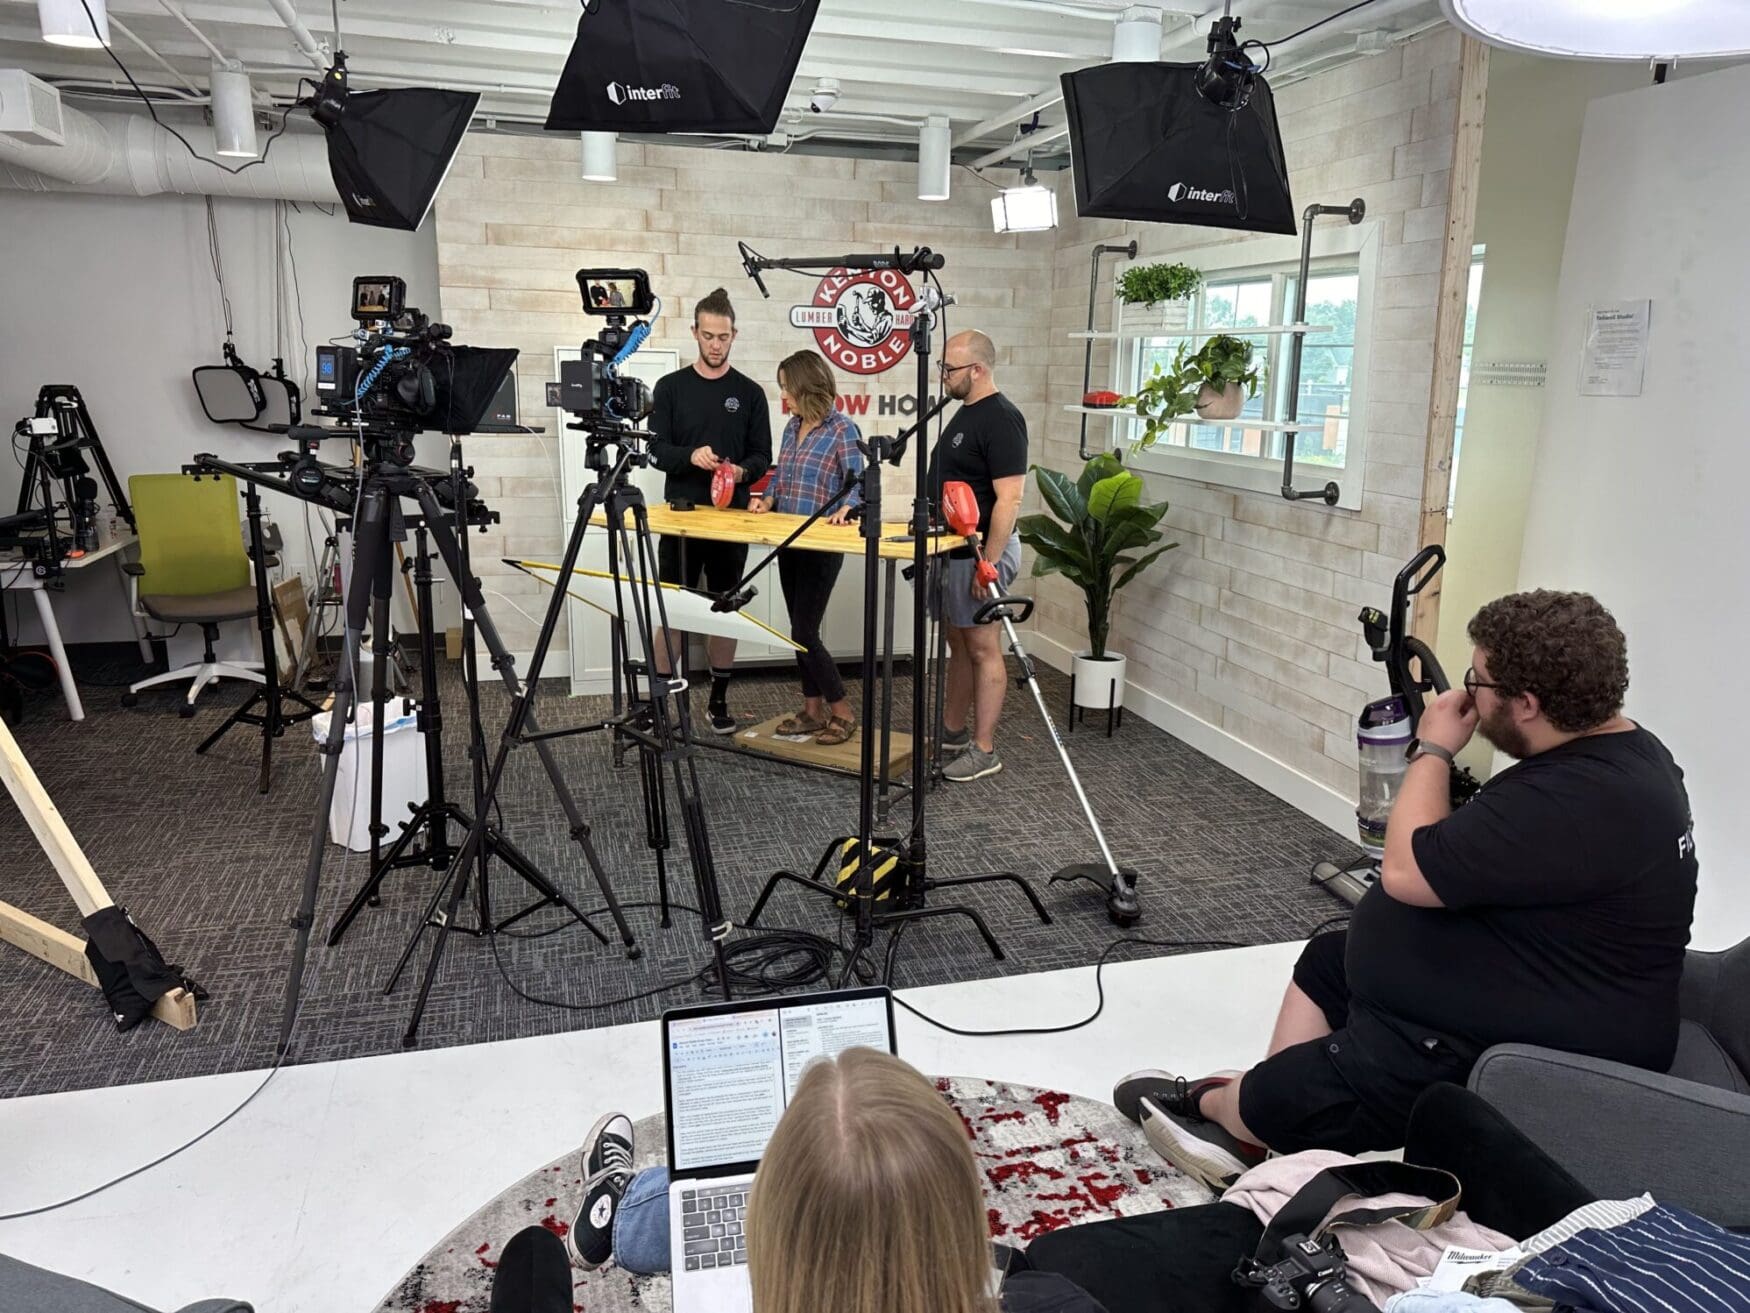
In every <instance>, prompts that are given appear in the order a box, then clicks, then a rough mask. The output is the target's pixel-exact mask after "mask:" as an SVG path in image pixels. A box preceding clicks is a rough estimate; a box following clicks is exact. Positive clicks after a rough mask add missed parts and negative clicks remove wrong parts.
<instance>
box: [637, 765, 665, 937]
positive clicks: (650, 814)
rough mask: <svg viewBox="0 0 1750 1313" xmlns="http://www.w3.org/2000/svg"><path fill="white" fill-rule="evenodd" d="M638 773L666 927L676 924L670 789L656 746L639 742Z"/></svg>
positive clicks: (646, 832)
mask: <svg viewBox="0 0 1750 1313" xmlns="http://www.w3.org/2000/svg"><path fill="white" fill-rule="evenodd" d="M638 773H639V782H640V783H641V784H642V785H643V789H644V832H645V837H646V841H647V842H648V843H649V845H650V848H651V850H652V851H653V852H655V854H656V896H657V901H658V903H659V904H660V905H661V907H662V928H663V929H664V930H666V929H668V928H669V926H670V925H672V924H673V920H672V918H671V917H670V916H669V909H668V849H669V843H670V839H669V830H668V793H667V791H666V790H665V789H664V788H663V787H662V762H661V760H660V759H659V757H658V756H657V753H656V750H655V749H654V748H650V747H646V746H644V745H643V744H640V745H639V748H638Z"/></svg>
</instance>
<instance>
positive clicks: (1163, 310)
mask: <svg viewBox="0 0 1750 1313" xmlns="http://www.w3.org/2000/svg"><path fill="white" fill-rule="evenodd" d="M1190 319H1191V303H1190V301H1188V300H1186V301H1156V302H1155V303H1154V304H1153V305H1140V304H1137V303H1134V302H1130V301H1126V302H1124V303H1122V304H1121V305H1120V306H1119V307H1118V322H1117V323H1116V324H1114V325H1113V327H1114V328H1115V329H1117V331H1118V332H1120V333H1129V334H1133V335H1136V336H1141V337H1153V336H1156V335H1167V334H1172V333H1183V332H1184V331H1185V330H1186V328H1188V327H1189V326H1190Z"/></svg>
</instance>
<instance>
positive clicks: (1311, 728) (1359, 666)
mask: <svg viewBox="0 0 1750 1313" xmlns="http://www.w3.org/2000/svg"><path fill="white" fill-rule="evenodd" d="M1460 51H1461V46H1460V41H1459V35H1458V33H1457V32H1456V31H1454V30H1453V29H1451V28H1442V29H1440V30H1438V31H1434V32H1430V33H1428V34H1426V35H1424V36H1421V37H1418V38H1417V39H1415V40H1413V41H1410V42H1407V43H1405V44H1404V45H1401V46H1395V47H1393V48H1392V49H1390V50H1387V51H1384V52H1382V53H1380V54H1377V55H1374V56H1371V57H1370V58H1367V59H1361V60H1357V61H1355V62H1353V63H1350V64H1346V65H1344V66H1343V67H1341V68H1338V69H1334V70H1332V71H1330V72H1328V73H1321V74H1319V75H1318V76H1316V77H1310V78H1307V79H1306V80H1305V81H1303V82H1298V83H1295V84H1294V85H1293V86H1291V87H1288V88H1286V89H1284V90H1283V91H1281V92H1279V93H1278V94H1277V96H1276V112H1277V117H1278V119H1279V121H1280V124H1281V129H1282V140H1283V153H1284V155H1285V156H1286V158H1287V162H1288V169H1289V178H1290V182H1291V185H1292V188H1293V193H1294V199H1295V206H1296V209H1299V208H1301V207H1303V206H1305V205H1307V204H1310V203H1313V202H1323V203H1326V204H1332V203H1339V202H1341V203H1345V204H1346V203H1347V202H1348V201H1349V200H1350V199H1351V198H1353V197H1356V196H1360V197H1361V198H1363V199H1364V200H1365V201H1366V202H1367V220H1368V222H1369V223H1370V224H1372V225H1374V226H1375V228H1376V229H1377V230H1378V234H1379V241H1380V258H1379V275H1380V276H1379V278H1378V282H1377V286H1376V292H1375V296H1374V304H1373V306H1372V307H1371V314H1372V334H1371V336H1372V347H1371V355H1370V363H1369V374H1368V387H1369V394H1368V395H1369V398H1370V399H1369V402H1368V407H1367V427H1368V439H1367V456H1366V461H1365V469H1363V470H1354V471H1351V472H1350V473H1349V474H1348V475H1347V476H1346V478H1347V479H1349V480H1351V481H1353V480H1356V479H1359V480H1360V481H1361V484H1362V493H1361V507H1360V509H1359V510H1354V511H1350V510H1340V509H1332V508H1328V507H1326V506H1324V505H1323V504H1322V503H1318V502H1312V501H1306V502H1301V503H1298V504H1290V503H1288V502H1285V501H1283V500H1282V499H1281V497H1279V496H1278V495H1276V494H1275V493H1253V492H1242V491H1236V490H1234V489H1231V488H1224V487H1216V486H1213V485H1210V484H1204V483H1197V482H1192V481H1190V480H1186V479H1178V478H1170V477H1167V476H1165V475H1160V474H1150V475H1148V476H1147V479H1148V483H1149V495H1150V498H1151V499H1165V500H1167V501H1169V502H1170V503H1171V504H1172V505H1171V509H1170V510H1169V511H1168V513H1167V517H1166V521H1165V526H1164V527H1166V528H1169V529H1170V530H1171V531H1172V537H1173V538H1174V539H1176V540H1177V541H1178V543H1179V547H1178V549H1177V550H1175V551H1172V552H1169V553H1167V555H1166V556H1164V557H1163V558H1161V563H1160V564H1159V565H1158V566H1156V567H1154V568H1153V569H1151V571H1150V572H1149V573H1148V574H1146V575H1143V576H1141V577H1140V578H1139V579H1138V580H1137V581H1136V582H1135V583H1133V584H1131V585H1130V587H1129V588H1127V589H1126V590H1125V592H1124V593H1123V594H1121V595H1120V599H1119V601H1118V604H1117V607H1116V611H1117V619H1116V621H1115V623H1114V626H1113V635H1112V638H1113V645H1114V646H1115V648H1116V649H1117V650H1119V651H1121V652H1124V653H1125V654H1126V655H1127V656H1128V657H1129V660H1130V666H1129V680H1130V685H1131V690H1130V701H1129V703H1128V705H1129V706H1130V707H1131V708H1132V709H1133V710H1138V711H1140V712H1141V713H1142V714H1143V715H1144V716H1146V717H1148V718H1149V719H1150V720H1152V721H1154V722H1155V723H1157V724H1160V725H1163V726H1165V727H1166V728H1167V729H1169V730H1171V731H1172V732H1173V733H1174V734H1177V735H1179V736H1180V737H1181V738H1183V739H1184V740H1185V741H1186V742H1187V743H1190V744H1192V745H1193V746H1195V747H1196V748H1198V749H1199V750H1201V751H1203V752H1206V753H1209V754H1210V755H1212V756H1214V757H1215V758H1216V759H1217V760H1219V761H1221V762H1222V763H1223V764H1224V765H1227V766H1229V767H1231V768H1233V769H1235V770H1238V771H1240V772H1241V773H1242V774H1244V775H1245V776H1246V777H1247V778H1248V779H1251V780H1253V781H1254V782H1256V783H1258V784H1259V785H1261V786H1262V787H1264V788H1267V789H1269V790H1271V791H1272V792H1273V793H1275V794H1277V795H1278V796H1279V797H1282V798H1284V799H1286V800H1287V801H1288V802H1290V803H1292V804H1293V805H1295V806H1297V807H1299V808H1300V809H1301V810H1303V811H1305V812H1306V813H1308V814H1309V815H1311V816H1314V817H1316V818H1317V819H1319V820H1321V821H1323V822H1325V823H1326V824H1328V825H1330V826H1331V827H1332V828H1333V829H1336V830H1339V831H1341V832H1343V833H1345V834H1351V833H1353V829H1354V805H1355V803H1354V799H1355V787H1356V758H1355V716H1356V713H1357V712H1358V711H1359V709H1360V708H1361V706H1362V705H1363V704H1364V703H1366V702H1367V701H1368V699H1370V698H1376V697H1380V696H1382V695H1383V694H1384V692H1385V680H1384V677H1383V676H1382V675H1381V673H1380V669H1379V667H1378V666H1377V665H1374V664H1373V663H1372V662H1371V661H1370V660H1369V657H1368V653H1367V651H1366V646H1365V643H1364V641H1363V639H1362V636H1361V631H1360V627H1359V626H1358V625H1357V624H1356V623H1355V616H1356V613H1357V611H1358V610H1359V609H1360V607H1361V605H1362V604H1373V605H1376V606H1384V605H1386V604H1387V602H1388V601H1389V600H1390V594H1391V580H1392V577H1393V576H1394V575H1395V574H1396V573H1397V571H1398V569H1399V568H1400V567H1401V566H1402V565H1403V562H1404V561H1405V560H1406V559H1408V558H1409V557H1410V556H1411V555H1412V554H1413V553H1414V551H1415V550H1416V547H1417V546H1418V542H1417V531H1418V523H1419V515H1420V509H1421V493H1422V466H1423V462H1424V460H1425V456H1426V448H1427V432H1428V412H1429V404H1428V403H1429V397H1430V393H1431V391H1432V388H1433V377H1434V322H1435V312H1436V311H1435V301H1436V296H1437V292H1438V284H1439V274H1440V261H1441V253H1442V251H1443V249H1444V246H1445V240H1444V239H1445V234H1446V222H1447V197H1448V194H1449V192H1450V191H1451V181H1450V167H1451V163H1452V152H1453V141H1454V135H1455V128H1456V124H1457V121H1458V92H1459V57H1460ZM1059 196H1060V202H1059V204H1060V209H1061V211H1062V212H1063V213H1064V214H1065V215H1066V216H1068V215H1072V214H1073V211H1074V208H1075V207H1074V201H1073V199H1072V197H1071V190H1070V185H1069V180H1068V179H1067V178H1066V179H1064V180H1063V181H1062V182H1060V184H1059ZM1327 222H1329V221H1327ZM1241 236H1244V235H1243V234H1242V235H1241ZM1130 237H1135V238H1136V239H1137V242H1138V247H1139V255H1140V256H1141V257H1142V258H1144V259H1148V260H1183V261H1185V262H1186V263H1187V264H1190V265H1191V266H1192V267H1193V268H1196V267H1198V266H1199V263H1200V260H1202V259H1207V258H1209V255H1210V252H1211V250H1212V249H1216V250H1218V249H1219V247H1218V246H1216V245H1215V244H1217V243H1220V242H1224V241H1229V240H1233V239H1234V238H1233V235H1231V234H1226V233H1223V232H1221V231H1219V230H1217V229H1211V228H1192V227H1185V226H1180V225H1172V224H1150V223H1120V222H1117V221H1114V220H1105V219H1076V218H1073V217H1067V218H1066V219H1065V222H1064V224H1063V227H1062V228H1061V229H1060V231H1059V233H1058V238H1059V240H1058V247H1057V254H1056V260H1055V267H1054V271H1053V275H1052V283H1051V330H1052V331H1051V338H1052V342H1051V353H1052V354H1051V359H1050V371H1049V384H1050V391H1049V394H1048V397H1047V400H1048V401H1049V402H1050V403H1051V404H1050V405H1048V406H1047V407H1046V411H1047V419H1048V425H1047V431H1046V441H1045V442H1044V444H1043V446H1042V448H1041V449H1040V450H1039V452H1038V453H1037V454H1036V455H1035V459H1036V460H1041V461H1043V462H1045V463H1048V464H1050V465H1052V466H1055V467H1056V468H1058V469H1062V470H1079V469H1080V468H1081V463H1082V462H1081V460H1080V458H1079V456H1078V454H1077V444H1078V438H1079V433H1080V421H1079V418H1078V417H1077V416H1075V415H1072V414H1067V413H1065V412H1064V411H1063V409H1062V405H1063V403H1071V402H1078V401H1080V400H1081V393H1082V359H1083V348H1084V344H1083V343H1082V342H1080V341H1073V340H1071V338H1070V334H1071V333H1072V332H1074V331H1076V330H1079V329H1083V328H1085V327H1086V322H1087V319H1086V317H1087V296H1088V268H1089V256H1090V252H1091V250H1092V248H1093V246H1094V244H1095V243H1099V242H1123V241H1125V240H1127V239H1128V238H1130ZM1112 268H1113V265H1112V262H1111V261H1110V260H1108V261H1106V262H1105V263H1104V265H1103V268H1102V275H1103V277H1104V279H1105V282H1104V284H1103V286H1102V295H1103V297H1106V296H1110V274H1111V270H1112ZM1107 313H1108V312H1107V311H1106V310H1104V309H1103V310H1101V311H1100V312H1099V322H1100V323H1101V325H1102V326H1103V325H1105V323H1106V322H1107V318H1106V317H1107ZM1117 374H1118V370H1117V367H1116V364H1115V362H1114V361H1113V359H1112V352H1111V351H1110V350H1109V349H1107V346H1106V344H1105V343H1100V344H1097V345H1096V348H1095V351H1094V374H1093V377H1094V380H1095V382H1094V384H1093V386H1095V387H1101V386H1122V384H1121V383H1120V382H1119V381H1117ZM1109 423H1110V421H1106V420H1104V419H1100V420H1096V421H1094V424H1092V425H1090V427H1089V431H1088V440H1089V443H1090V446H1093V447H1095V448H1096V449H1097V447H1098V444H1099V443H1100V442H1101V439H1102V438H1103V437H1104V436H1105V434H1103V433H1102V431H1101V430H1100V429H1099V428H1098V427H1096V426H1097V425H1099V424H1109ZM1035 587H1036V588H1037V590H1038V594H1039V597H1040V599H1041V604H1040V607H1039V609H1038V611H1037V612H1036V613H1035V616H1034V620H1035V625H1036V627H1037V628H1038V630H1039V631H1040V634H1041V637H1042V641H1041V643H1040V644H1039V649H1040V653H1041V655H1042V656H1044V657H1046V658H1048V659H1053V658H1055V659H1058V660H1062V659H1063V657H1064V655H1065V654H1066V653H1067V652H1069V651H1073V650H1076V649H1078V648H1081V647H1082V646H1084V644H1085V640H1086V634H1087V613H1086V607H1085V605H1084V604H1083V602H1082V600H1081V596H1080V593H1079V592H1078V591H1077V590H1076V589H1075V588H1074V587H1073V586H1072V585H1070V584H1069V583H1067V582H1065V581H1063V580H1062V579H1058V578H1052V579H1045V580H1041V581H1039V583H1038V584H1037V585H1035Z"/></svg>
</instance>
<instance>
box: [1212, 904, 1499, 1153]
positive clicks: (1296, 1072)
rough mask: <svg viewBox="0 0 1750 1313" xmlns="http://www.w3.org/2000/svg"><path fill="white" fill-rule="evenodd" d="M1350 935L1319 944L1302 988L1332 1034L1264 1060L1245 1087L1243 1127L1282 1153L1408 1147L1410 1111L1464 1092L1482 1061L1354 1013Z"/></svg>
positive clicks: (1304, 966)
mask: <svg viewBox="0 0 1750 1313" xmlns="http://www.w3.org/2000/svg"><path fill="white" fill-rule="evenodd" d="M1347 943H1348V935H1347V933H1346V932H1345V931H1341V930H1338V931H1333V932H1332V933H1330V934H1326V935H1319V936H1318V937H1316V938H1314V939H1312V940H1310V941H1309V942H1308V943H1307V946H1306V948H1305V949H1304V950H1303V951H1302V953H1301V955H1300V960H1299V961H1298V962H1296V963H1295V964H1294V983H1295V984H1296V985H1299V986H1300V989H1301V992H1302V993H1304V994H1305V995H1306V996H1307V997H1308V998H1309V999H1311V1000H1312V1001H1313V1002H1314V1003H1315V1004H1316V1005H1317V1006H1318V1008H1319V1010H1320V1011H1322V1012H1323V1013H1324V1014H1325V1021H1326V1023H1327V1024H1329V1025H1330V1027H1331V1033H1330V1034H1329V1035H1326V1036H1325V1037H1324V1038H1323V1039H1316V1040H1310V1041H1308V1042H1307V1043H1305V1044H1295V1045H1292V1046H1291V1047H1289V1048H1286V1049H1283V1050H1282V1051H1281V1052H1280V1053H1277V1054H1275V1055H1274V1056H1272V1057H1269V1058H1266V1059H1264V1061H1263V1062H1261V1063H1259V1064H1258V1065H1257V1066H1256V1067H1253V1068H1252V1069H1251V1070H1250V1071H1248V1072H1247V1073H1246V1075H1245V1079H1244V1081H1243V1082H1242V1083H1241V1085H1240V1120H1241V1121H1243V1122H1245V1124H1246V1127H1247V1129H1249V1130H1250V1131H1251V1132H1252V1133H1253V1134H1254V1135H1256V1136H1257V1137H1258V1138H1259V1139H1261V1140H1262V1141H1263V1142H1264V1143H1265V1144H1266V1145H1268V1146H1269V1147H1270V1148H1272V1149H1274V1150H1276V1151H1277V1152H1278V1153H1299V1152H1301V1151H1302V1150H1305V1149H1335V1150H1337V1151H1338V1152H1340V1153H1364V1152H1367V1151H1368V1150H1373V1149H1396V1148H1399V1147H1401V1146H1402V1145H1403V1142H1404V1131H1405V1128H1406V1127H1407V1126H1408V1125H1409V1121H1410V1109H1411V1108H1412V1107H1414V1106H1415V1102H1416V1099H1417V1097H1418V1096H1419V1095H1420V1094H1421V1093H1422V1091H1423V1090H1425V1089H1427V1088H1428V1087H1429V1086H1430V1085H1434V1084H1437V1083H1439V1082H1440V1081H1452V1082H1454V1083H1455V1084H1460V1085H1462V1084H1463V1083H1464V1081H1465V1078H1466V1077H1467V1076H1469V1074H1470V1069H1471V1066H1472V1064H1473V1063H1474V1062H1475V1061H1476V1057H1477V1055H1476V1053H1475V1052H1474V1051H1473V1050H1470V1049H1469V1048H1467V1047H1466V1046H1464V1045H1463V1044H1461V1043H1459V1042H1457V1041H1455V1040H1453V1039H1451V1038H1450V1037H1448V1036H1444V1035H1436V1034H1434V1033H1432V1032H1430V1031H1428V1030H1426V1029H1425V1028H1418V1027H1416V1026H1414V1025H1413V1024H1412V1023H1410V1022H1406V1021H1402V1020H1400V1019H1397V1018H1391V1017H1385V1016H1382V1015H1380V1014H1379V1013H1376V1012H1375V1011H1373V1010H1372V1009H1371V1008H1367V1007H1365V1006H1362V1007H1354V1006H1351V1004H1352V1000H1351V997H1350V994H1349V982H1348V977H1347V975H1346V974H1345V972H1344V969H1343V954H1344V950H1345V949H1346V947H1347Z"/></svg>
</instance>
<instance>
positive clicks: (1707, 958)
mask: <svg viewBox="0 0 1750 1313" xmlns="http://www.w3.org/2000/svg"><path fill="white" fill-rule="evenodd" d="M1682 1012H1683V1024H1682V1031H1681V1033H1680V1035H1679V1038H1678V1043H1677V1058H1676V1061H1675V1062H1673V1063H1672V1064H1671V1070H1670V1072H1668V1073H1667V1074H1664V1075H1660V1074H1658V1073H1656V1072H1650V1071H1642V1070H1640V1069H1639V1068H1636V1067H1625V1066H1622V1065H1621V1064H1619V1063H1614V1062H1603V1061H1600V1060H1598V1059H1596V1058H1583V1057H1577V1056H1575V1055H1574V1054H1571V1053H1557V1052H1554V1051H1552V1050H1550V1049H1543V1048H1537V1047H1535V1046H1533V1045H1529V1044H1501V1045H1497V1046H1496V1047H1495V1048H1492V1049H1490V1050H1488V1052H1486V1053H1484V1054H1483V1056H1482V1057H1481V1058H1479V1059H1478V1060H1477V1065H1476V1068H1475V1070H1473V1071H1472V1072H1471V1077H1470V1087H1471V1089H1473V1090H1475V1091H1476V1092H1477V1093H1478V1094H1480V1095H1482V1096H1483V1098H1485V1099H1487V1100H1488V1101H1489V1102H1490V1103H1491V1104H1493V1105H1494V1106H1495V1107H1496V1108H1497V1109H1499V1110H1500V1111H1501V1112H1502V1113H1503V1114H1504V1115H1505V1116H1506V1117H1507V1119H1508V1120H1509V1121H1510V1122H1512V1123H1513V1124H1514V1125H1515V1126H1517V1127H1518V1128H1519V1129H1520V1130H1521V1131H1523V1132H1524V1133H1525V1134H1526V1135H1527V1136H1529V1137H1530V1138H1531V1139H1532V1140H1533V1141H1534V1142H1535V1143H1536V1144H1537V1145H1538V1146H1539V1147H1540V1148H1542V1149H1543V1150H1544V1151H1545V1152H1546V1153H1548V1154H1549V1156H1550V1157H1552V1158H1554V1159H1555V1160H1556V1161H1557V1162H1558V1163H1560V1164H1561V1165H1562V1166H1563V1167H1565V1168H1566V1169H1567V1170H1568V1171H1569V1172H1571V1173H1572V1174H1573V1175H1574V1176H1575V1177H1577V1178H1578V1179H1579V1180H1580V1181H1582V1182H1583V1183H1585V1185H1586V1186H1587V1187H1588V1188H1589V1189H1591V1190H1592V1191H1594V1192H1595V1193H1596V1194H1597V1195H1598V1196H1599V1197H1600V1198H1603V1199H1622V1198H1626V1197H1629V1196H1632V1195H1637V1194H1640V1193H1641V1192H1643V1191H1651V1192H1652V1194H1653V1197H1654V1198H1655V1199H1658V1200H1659V1201H1660V1202H1661V1203H1669V1204H1676V1205H1678V1206H1679V1207H1682V1208H1687V1209H1689V1210H1690V1211H1691V1212H1694V1213H1698V1214H1700V1215H1701V1216H1702V1217H1706V1218H1709V1219H1711V1220H1712V1221H1715V1222H1718V1223H1719V1224H1720V1225H1721V1226H1728V1227H1750V940H1746V941H1745V942H1743V943H1741V944H1739V945H1738V946H1737V947H1736V948H1731V949H1727V950H1726V951H1724V952H1720V953H1698V952H1692V953H1690V954H1689V955H1688V960H1687V962H1686V963H1685V966H1684V971H1683V993H1682Z"/></svg>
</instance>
